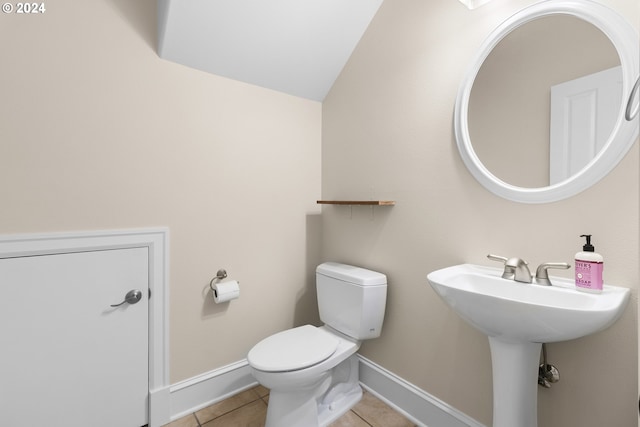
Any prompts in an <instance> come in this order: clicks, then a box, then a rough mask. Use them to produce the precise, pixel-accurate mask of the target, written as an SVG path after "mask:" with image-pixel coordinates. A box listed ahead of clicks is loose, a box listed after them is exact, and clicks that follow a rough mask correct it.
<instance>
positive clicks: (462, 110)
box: [454, 0, 640, 203]
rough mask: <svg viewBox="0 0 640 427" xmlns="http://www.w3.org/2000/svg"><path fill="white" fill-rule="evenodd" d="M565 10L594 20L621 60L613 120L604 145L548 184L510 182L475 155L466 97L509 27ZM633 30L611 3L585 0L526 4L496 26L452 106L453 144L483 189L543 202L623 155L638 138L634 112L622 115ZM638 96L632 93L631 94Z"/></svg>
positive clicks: (629, 84)
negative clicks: (575, 170)
mask: <svg viewBox="0 0 640 427" xmlns="http://www.w3.org/2000/svg"><path fill="white" fill-rule="evenodd" d="M558 14H566V15H571V16H574V17H577V18H580V19H582V20H584V21H587V22H589V23H591V24H592V25H595V26H596V27H597V28H598V29H600V31H602V32H603V33H604V34H605V35H606V36H607V37H608V38H609V39H610V40H611V42H612V43H613V45H614V47H615V48H616V50H617V52H618V55H619V56H620V63H621V66H622V91H623V92H622V93H623V96H622V99H623V102H622V103H621V105H620V111H619V114H618V120H617V121H616V124H615V126H614V129H613V132H612V133H611V136H610V137H609V139H608V141H607V142H606V143H605V145H604V147H603V149H602V150H601V151H600V152H599V153H598V154H597V155H596V157H595V158H594V159H593V160H592V161H591V162H589V163H588V164H587V166H585V167H584V168H583V169H582V170H581V171H580V172H578V173H577V174H575V175H573V176H572V177H570V178H568V179H566V180H564V181H562V182H559V183H557V184H554V185H550V186H548V187H539V188H525V187H517V186H514V185H511V184H509V183H507V182H504V181H502V180H501V179H499V178H498V177H496V176H495V175H493V174H492V173H491V171H489V170H488V169H487V168H486V167H485V166H484V165H483V164H482V162H481V161H480V159H479V158H478V156H477V154H476V152H475V151H474V149H473V146H472V145H471V138H470V137H469V126H468V124H469V122H468V113H469V98H470V96H471V88H472V87H473V82H474V80H475V78H476V76H477V74H478V71H479V70H480V67H481V66H482V64H483V62H484V60H485V59H486V58H487V56H489V54H490V53H491V51H492V50H493V48H494V47H495V46H496V45H497V44H498V43H499V42H500V41H501V40H502V39H503V38H504V37H506V36H507V35H508V34H509V33H511V31H513V30H515V29H516V28H519V27H520V26H522V25H524V24H526V23H527V22H530V21H533V20H534V19H538V18H541V17H544V16H548V15H558ZM639 50H640V47H639V39H638V33H637V32H636V30H635V28H633V27H632V26H631V25H630V24H629V23H628V22H627V21H626V20H625V19H624V18H623V17H622V16H620V15H619V14H618V13H617V12H615V11H613V10H612V9H610V8H608V7H606V6H604V5H602V4H599V3H596V2H594V1H590V0H547V1H543V2H541V3H537V4H534V5H532V6H529V7H527V8H525V9H523V10H521V11H520V12H518V13H516V14H515V15H513V16H512V17H511V18H509V19H507V20H506V21H505V22H503V23H502V24H501V25H500V26H498V28H496V29H495V30H494V31H493V32H492V33H491V34H490V35H489V36H488V37H487V39H486V40H485V41H484V43H483V44H482V46H481V47H480V50H479V53H478V55H477V56H476V57H475V59H474V60H473V62H472V63H471V67H470V68H469V70H468V71H467V75H466V77H465V78H464V80H463V81H462V84H461V86H460V89H459V90H458V96H457V99H456V106H455V112H454V128H455V136H456V141H457V145H458V150H459V151H460V155H461V156H462V160H463V162H464V164H465V165H466V166H467V168H468V169H469V171H470V172H471V174H472V175H473V176H474V178H475V179H476V180H478V181H479V182H480V184H482V185H483V186H484V187H485V188H486V189H487V190H489V191H491V192H492V193H494V194H496V195H498V196H500V197H503V198H505V199H508V200H512V201H515V202H522V203H548V202H554V201H557V200H562V199H565V198H568V197H571V196H573V195H575V194H578V193H580V192H581V191H584V190H586V189H587V188H589V187H590V186H592V185H593V184H595V183H597V182H598V181H599V180H600V179H602V178H604V177H605V176H606V175H607V174H608V173H609V172H610V171H611V170H612V169H613V168H614V167H615V166H616V165H617V164H618V162H620V160H622V158H623V157H624V156H625V154H626V153H627V152H628V151H629V149H630V148H631V146H633V144H634V142H635V141H636V139H637V138H638V128H639V126H638V123H639V120H638V117H636V118H635V119H634V120H632V121H627V120H625V111H626V110H627V100H628V99H629V94H631V91H632V89H633V87H634V84H635V82H636V80H637V78H638V73H639V68H640V65H639V62H640V54H639ZM636 98H637V97H636Z"/></svg>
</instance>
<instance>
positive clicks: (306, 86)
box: [158, 0, 383, 101]
mask: <svg viewBox="0 0 640 427" xmlns="http://www.w3.org/2000/svg"><path fill="white" fill-rule="evenodd" d="M382 2H383V0H158V21H159V22H158V30H159V31H158V32H159V42H158V53H159V55H160V57H161V58H164V59H168V60H170V61H174V62H177V63H180V64H183V65H186V66H189V67H193V68H196V69H199V70H203V71H207V72H210V73H213V74H217V75H220V76H224V77H228V78H231V79H234V80H240V81H243V82H247V83H251V84H255V85H258V86H262V87H266V88H270V89H274V90H277V91H281V92H285V93H288V94H291V95H295V96H300V97H303V98H308V99H312V100H316V101H322V100H323V99H324V97H325V96H326V95H327V93H328V92H329V90H330V89H331V86H332V85H333V82H334V81H335V79H336V78H337V77H338V75H339V74H340V71H341V70H342V68H343V67H344V65H345V64H346V62H347V60H348V59H349V56H351V53H352V52H353V49H354V48H355V47H356V45H357V44H358V41H359V40H360V38H361V37H362V35H363V34H364V32H365V30H366V29H367V27H368V25H369V22H371V19H372V18H373V17H374V15H375V14H376V12H377V11H378V8H379V7H380V5H381V4H382Z"/></svg>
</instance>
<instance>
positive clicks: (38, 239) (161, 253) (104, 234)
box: [0, 228, 171, 427]
mask: <svg viewBox="0 0 640 427" xmlns="http://www.w3.org/2000/svg"><path fill="white" fill-rule="evenodd" d="M132 247H147V248H148V249H149V290H150V291H151V298H150V299H149V401H148V403H149V426H150V427H157V426H161V425H163V424H166V423H168V422H169V421H170V418H171V414H170V393H169V283H168V281H169V229H168V228H144V229H131V230H115V231H86V232H71V233H44V234H16V235H3V236H0V258H13V257H21V256H34V255H46V254H54V253H71V252H86V251H93V250H107V249H123V248H132Z"/></svg>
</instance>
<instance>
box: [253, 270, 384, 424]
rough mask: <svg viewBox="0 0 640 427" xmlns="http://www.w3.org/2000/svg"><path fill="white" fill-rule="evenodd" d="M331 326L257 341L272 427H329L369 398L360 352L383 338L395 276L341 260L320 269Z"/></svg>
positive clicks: (257, 364)
mask: <svg viewBox="0 0 640 427" xmlns="http://www.w3.org/2000/svg"><path fill="white" fill-rule="evenodd" d="M316 289H317V295H318V309H319V312H320V320H321V321H322V322H323V323H324V324H323V326H320V327H316V326H312V325H304V326H299V327H297V328H293V329H288V330H286V331H282V332H278V333H276V334H274V335H271V336H270V337H267V338H265V339H263V340H262V341H260V342H259V343H258V344H256V345H255V346H254V347H253V348H252V349H251V350H250V351H249V354H248V355H247V360H248V361H249V366H250V368H251V374H252V375H253V377H254V378H255V379H256V380H257V381H258V382H259V383H260V384H262V385H263V386H265V387H267V388H268V389H270V393H269V405H268V407H267V420H266V425H265V427H325V426H327V425H328V424H330V423H331V422H333V421H335V420H336V419H337V418H339V417H340V416H341V415H343V414H344V413H346V412H347V411H348V410H349V409H351V408H352V407H353V405H355V404H356V403H357V402H358V401H359V400H360V399H361V398H362V388H361V387H360V384H359V378H358V359H357V356H356V351H358V349H359V348H360V344H361V342H362V340H366V339H371V338H377V337H379V336H380V332H381V329H382V321H383V318H384V311H385V306H386V301H387V277H386V276H385V275H384V274H382V273H378V272H375V271H371V270H367V269H364V268H360V267H354V266H351V265H346V264H339V263H335V262H326V263H323V264H321V265H319V266H318V267H317V268H316Z"/></svg>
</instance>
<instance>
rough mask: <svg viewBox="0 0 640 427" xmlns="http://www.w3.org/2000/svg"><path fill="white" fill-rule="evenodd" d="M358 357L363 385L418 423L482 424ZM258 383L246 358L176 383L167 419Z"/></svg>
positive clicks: (430, 426) (431, 426)
mask: <svg viewBox="0 0 640 427" xmlns="http://www.w3.org/2000/svg"><path fill="white" fill-rule="evenodd" d="M358 358H359V361H360V383H361V384H362V386H363V387H364V388H365V389H366V390H367V391H369V392H370V393H371V394H373V395H375V396H376V397H378V398H379V399H381V400H382V401H384V402H385V403H387V404H388V405H389V406H391V407H393V408H394V409H395V410H397V411H398V412H400V413H401V414H403V415H404V416H405V417H407V418H408V419H410V420H411V421H412V422H414V423H416V424H417V425H418V426H421V427H485V426H484V425H483V424H480V423H479V422H477V421H476V420H474V419H472V418H471V417H469V416H467V415H465V414H464V413H462V412H460V411H458V410H457V409H455V408H453V407H451V406H450V405H448V404H446V403H445V402H443V401H441V400H440V399H438V398H436V397H434V396H432V395H430V394H429V393H427V392H425V391H424V390H421V389H420V388H418V387H416V386H414V385H413V384H411V383H409V382H407V381H405V380H403V379H402V378H400V377H398V376H397V375H395V374H393V373H392V372H389V371H387V370H386V369H384V368H383V367H381V366H379V365H377V364H375V363H374V362H372V361H370V360H368V359H366V358H364V357H362V356H358ZM257 384H258V383H257V382H256V380H255V379H254V378H253V377H252V376H251V371H250V369H249V364H248V362H247V360H246V359H243V360H240V361H238V362H236V363H232V364H230V365H227V366H224V367H222V368H219V369H215V370H213V371H210V372H207V373H204V374H202V375H198V376H196V377H193V378H190V379H188V380H185V381H181V382H179V383H176V384H174V385H172V386H171V387H170V389H169V400H170V405H168V406H170V408H171V410H170V415H169V416H170V420H175V419H178V418H181V417H183V416H185V415H188V414H190V413H193V412H195V411H197V410H200V409H202V408H205V407H207V406H209V405H213V404H214V403H217V402H220V401H222V400H224V399H226V398H228V397H231V396H233V395H235V394H238V393H240V392H242V391H244V390H246V389H248V388H251V387H254V386H256V385H257ZM159 400H160V399H159ZM162 400H164V399H162ZM152 406H153V405H152ZM170 420H166V422H169V421H170ZM160 425H162V424H160Z"/></svg>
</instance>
